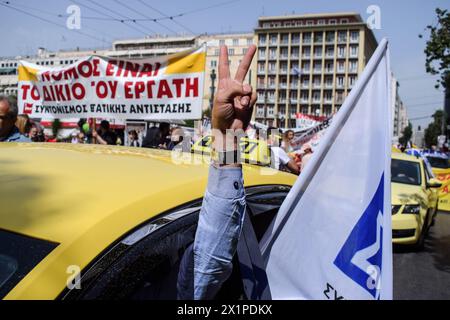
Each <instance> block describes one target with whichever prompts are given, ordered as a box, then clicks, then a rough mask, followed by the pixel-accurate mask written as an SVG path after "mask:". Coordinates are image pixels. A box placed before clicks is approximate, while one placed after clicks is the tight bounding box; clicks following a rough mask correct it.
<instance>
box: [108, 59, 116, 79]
mask: <svg viewBox="0 0 450 320" xmlns="http://www.w3.org/2000/svg"><path fill="white" fill-rule="evenodd" d="M116 63H117V62H116V60H110V61H109V62H108V65H107V66H106V72H105V73H106V75H107V76H108V77H110V76H112V75H114V67H115V65H116Z"/></svg>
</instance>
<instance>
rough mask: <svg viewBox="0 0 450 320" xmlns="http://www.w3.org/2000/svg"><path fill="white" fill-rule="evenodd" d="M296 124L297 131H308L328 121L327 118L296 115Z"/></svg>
mask: <svg viewBox="0 0 450 320" xmlns="http://www.w3.org/2000/svg"><path fill="white" fill-rule="evenodd" d="M295 119H296V121H295V124H296V129H297V130H300V131H301V130H308V129H310V128H312V127H315V126H316V125H318V124H320V123H321V122H322V121H324V120H325V119H326V117H320V116H312V115H308V114H303V113H297V114H296V115H295Z"/></svg>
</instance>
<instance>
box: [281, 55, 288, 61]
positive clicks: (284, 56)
mask: <svg viewBox="0 0 450 320" xmlns="http://www.w3.org/2000/svg"><path fill="white" fill-rule="evenodd" d="M288 58H289V56H288V55H287V54H282V55H280V59H282V60H287V59H288Z"/></svg>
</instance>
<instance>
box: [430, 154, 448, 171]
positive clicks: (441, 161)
mask: <svg viewBox="0 0 450 320" xmlns="http://www.w3.org/2000/svg"><path fill="white" fill-rule="evenodd" d="M427 159H428V161H429V162H430V164H431V166H432V167H433V168H439V169H447V168H448V167H449V166H448V160H447V159H445V158H440V157H431V156H427Z"/></svg>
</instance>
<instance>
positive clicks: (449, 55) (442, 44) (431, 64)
mask: <svg viewBox="0 0 450 320" xmlns="http://www.w3.org/2000/svg"><path fill="white" fill-rule="evenodd" d="M436 15H437V23H436V24H435V25H434V26H432V25H428V26H427V27H426V29H428V30H430V38H429V40H428V41H427V45H426V48H425V51H424V52H425V54H426V61H425V68H426V71H427V73H430V74H432V75H438V74H439V75H440V79H439V80H438V82H437V84H436V89H438V88H439V86H442V88H444V89H446V90H447V91H450V90H449V89H450V12H448V11H447V10H442V9H439V8H437V9H436ZM419 37H420V38H422V37H423V36H422V35H419Z"/></svg>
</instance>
